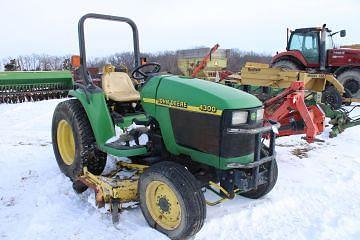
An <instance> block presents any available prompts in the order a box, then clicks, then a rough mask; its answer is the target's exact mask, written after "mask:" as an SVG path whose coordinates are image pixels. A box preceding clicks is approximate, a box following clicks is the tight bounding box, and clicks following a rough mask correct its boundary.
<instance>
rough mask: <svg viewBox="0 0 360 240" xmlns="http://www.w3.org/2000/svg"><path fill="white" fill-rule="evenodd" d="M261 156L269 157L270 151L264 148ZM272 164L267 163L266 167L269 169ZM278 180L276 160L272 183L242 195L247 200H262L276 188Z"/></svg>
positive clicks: (269, 182)
mask: <svg viewBox="0 0 360 240" xmlns="http://www.w3.org/2000/svg"><path fill="white" fill-rule="evenodd" d="M261 155H262V157H263V156H264V155H265V156H268V155H269V152H268V150H267V149H266V148H264V147H263V148H262V149H261ZM270 164H271V162H269V163H267V166H266V167H268V168H269V167H270ZM277 178H278V167H277V163H276V160H274V168H273V174H272V178H271V179H270V181H268V182H267V183H265V184H262V185H260V186H258V188H257V189H254V190H250V191H248V192H244V193H240V195H241V196H243V197H246V198H251V199H258V198H261V197H263V196H265V195H266V194H268V193H269V192H270V191H271V190H272V189H273V188H274V186H275V184H276V181H277Z"/></svg>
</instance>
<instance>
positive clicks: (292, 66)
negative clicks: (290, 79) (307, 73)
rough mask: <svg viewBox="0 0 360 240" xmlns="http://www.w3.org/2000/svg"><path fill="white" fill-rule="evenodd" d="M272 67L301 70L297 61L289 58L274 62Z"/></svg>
mask: <svg viewBox="0 0 360 240" xmlns="http://www.w3.org/2000/svg"><path fill="white" fill-rule="evenodd" d="M271 67H272V68H282V69H288V70H300V67H299V66H298V65H297V64H296V63H294V62H292V61H289V60H280V61H278V62H275V63H273V64H272V65H271Z"/></svg>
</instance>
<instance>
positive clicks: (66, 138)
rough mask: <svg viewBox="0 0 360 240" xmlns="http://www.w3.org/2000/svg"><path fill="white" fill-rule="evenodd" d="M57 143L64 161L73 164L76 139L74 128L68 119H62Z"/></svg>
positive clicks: (58, 128)
mask: <svg viewBox="0 0 360 240" xmlns="http://www.w3.org/2000/svg"><path fill="white" fill-rule="evenodd" d="M57 145H58V148H59V152H60V155H61V158H62V159H63V161H64V163H65V164H66V165H71V164H72V163H73V162H74V160H75V140H74V134H73V131H72V128H71V126H70V124H69V123H68V122H67V121H66V120H61V121H60V122H59V124H58V127H57Z"/></svg>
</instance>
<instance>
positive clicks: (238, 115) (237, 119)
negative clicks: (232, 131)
mask: <svg viewBox="0 0 360 240" xmlns="http://www.w3.org/2000/svg"><path fill="white" fill-rule="evenodd" d="M247 119H248V112H244V111H236V112H233V113H232V119H231V124H232V125H238V124H244V123H246V122H247Z"/></svg>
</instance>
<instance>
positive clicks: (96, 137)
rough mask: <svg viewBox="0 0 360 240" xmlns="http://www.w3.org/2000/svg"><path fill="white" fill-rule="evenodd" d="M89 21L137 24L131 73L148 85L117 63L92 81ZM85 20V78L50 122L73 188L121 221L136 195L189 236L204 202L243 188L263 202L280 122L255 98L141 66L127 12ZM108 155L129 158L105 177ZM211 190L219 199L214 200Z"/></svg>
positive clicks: (147, 210) (160, 220) (163, 223)
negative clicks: (89, 193) (267, 116)
mask: <svg viewBox="0 0 360 240" xmlns="http://www.w3.org/2000/svg"><path fill="white" fill-rule="evenodd" d="M86 19H101V20H111V21H117V22H125V23H127V24H129V25H130V26H131V28H132V32H133V41H134V58H135V68H134V69H133V71H132V73H131V76H132V78H133V79H137V80H138V81H139V82H141V86H138V90H139V91H137V90H136V88H135V87H134V85H133V82H132V80H131V79H130V77H129V76H128V75H127V74H126V73H124V72H116V71H111V70H108V71H104V73H103V75H102V88H99V87H97V86H95V85H94V84H93V82H92V80H91V77H90V75H89V73H88V72H87V71H86V69H87V67H86V53H85V40H84V22H85V20H86ZM78 27H79V47H80V57H79V58H78V61H79V62H78V65H79V66H80V68H81V70H82V71H81V73H82V77H83V79H84V82H85V84H76V89H75V90H72V91H70V93H69V95H70V96H71V97H73V98H72V99H69V100H66V101H64V102H61V103H59V104H58V106H57V107H56V109H55V112H54V115H53V122H52V141H53V148H54V153H55V157H56V160H57V163H58V165H59V167H60V170H61V171H62V172H63V173H64V174H65V175H66V176H67V177H69V178H70V179H71V181H72V182H73V188H74V190H75V191H76V192H78V193H81V192H83V191H85V190H86V189H87V188H88V187H90V188H92V189H94V190H95V194H96V203H97V205H98V206H99V207H101V206H104V205H105V204H106V203H108V204H109V205H108V206H110V210H111V212H112V216H113V220H114V221H117V220H118V213H119V211H121V210H122V209H123V208H124V206H125V205H124V203H129V202H138V203H139V205H140V207H141V210H142V213H143V215H144V217H145V219H146V221H147V222H148V224H149V225H150V226H151V227H153V228H155V229H157V230H158V231H160V232H162V233H164V234H166V235H167V236H169V237H170V238H172V239H184V238H187V237H189V236H192V235H195V234H196V233H197V232H198V231H199V230H200V229H201V227H202V226H203V224H204V220H205V217H206V204H208V205H215V204H218V203H220V202H223V201H224V200H227V199H232V198H234V197H235V196H236V195H237V194H238V195H242V196H244V197H247V198H252V199H257V198H260V197H262V196H264V195H265V194H267V193H268V192H269V191H270V190H271V189H272V188H273V187H274V185H275V183H276V180H277V175H278V170H277V165H276V159H275V150H274V146H275V132H274V131H275V129H274V128H275V127H276V126H277V124H276V123H271V124H270V123H269V124H264V120H263V106H262V103H261V102H260V101H259V100H258V99H257V98H256V97H254V96H253V95H250V94H248V93H245V92H243V91H240V90H237V89H234V88H231V87H227V86H223V85H220V84H216V83H213V82H209V81H205V80H200V79H196V78H187V77H179V76H174V75H161V74H160V68H161V67H160V65H159V64H158V63H153V62H150V63H146V64H143V65H140V53H139V41H138V31H137V27H136V25H135V23H134V22H133V21H132V20H130V19H128V18H123V17H116V16H108V15H100V14H87V15H85V16H83V17H82V18H81V19H80V21H79V25H78ZM74 59H75V60H74V63H73V64H74V65H76V58H74ZM115 129H120V130H121V131H120V134H117V133H116V132H117V131H115ZM265 138H266V139H265ZM265 143H267V144H265ZM107 155H112V156H115V157H127V158H128V159H131V162H130V161H129V160H127V159H125V160H124V158H122V159H119V161H118V162H117V164H116V169H115V170H114V171H111V172H110V173H108V174H102V172H103V170H104V168H105V164H106V161H107ZM121 173H124V174H123V175H121ZM206 189H209V190H211V192H213V193H211V192H210V193H211V194H214V193H215V194H217V196H218V198H219V200H217V201H215V202H209V201H207V200H206V199H205V196H204V192H205V190H206ZM210 193H209V194H210ZM207 195H208V194H207Z"/></svg>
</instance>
